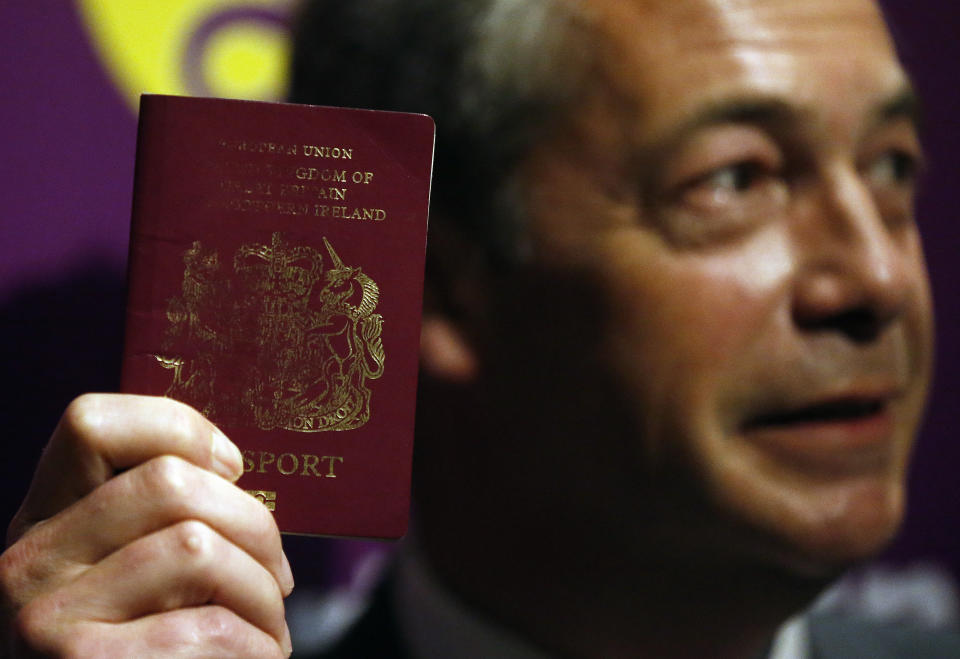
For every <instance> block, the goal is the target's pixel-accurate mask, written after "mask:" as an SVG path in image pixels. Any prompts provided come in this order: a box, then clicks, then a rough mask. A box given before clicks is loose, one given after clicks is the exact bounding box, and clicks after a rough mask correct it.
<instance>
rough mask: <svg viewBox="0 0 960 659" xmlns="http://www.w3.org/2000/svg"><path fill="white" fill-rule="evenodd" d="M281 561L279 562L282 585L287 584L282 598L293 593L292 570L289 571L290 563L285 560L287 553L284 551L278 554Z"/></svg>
mask: <svg viewBox="0 0 960 659" xmlns="http://www.w3.org/2000/svg"><path fill="white" fill-rule="evenodd" d="M280 556H281V559H282V560H281V561H280V574H281V577H280V578H281V579H283V581H284V583H285V584H287V587H286V588H285V589H284V597H286V596H287V595H289V594H290V593H292V592H293V586H294V583H293V570H291V569H290V561H289V560H287V553H286V552H284V551H281V552H280Z"/></svg>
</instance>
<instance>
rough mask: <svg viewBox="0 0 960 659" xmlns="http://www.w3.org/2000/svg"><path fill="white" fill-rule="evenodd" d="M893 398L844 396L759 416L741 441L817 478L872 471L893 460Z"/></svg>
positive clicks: (746, 427)
mask: <svg viewBox="0 0 960 659" xmlns="http://www.w3.org/2000/svg"><path fill="white" fill-rule="evenodd" d="M891 401H892V396H887V395H882V396H848V397H837V398H832V399H829V400H823V401H817V402H813V403H810V404H804V405H799V406H796V407H788V408H786V409H778V410H771V411H767V412H762V413H759V414H757V415H755V416H753V417H751V418H750V419H748V420H747V422H746V423H744V424H743V426H742V432H743V436H744V437H746V438H747V439H748V441H750V442H751V443H752V444H753V445H755V446H758V447H760V448H761V449H763V450H765V451H769V452H770V453H772V454H774V455H776V456H777V457H778V459H779V460H781V461H783V462H787V463H789V464H792V465H795V466H797V467H803V468H812V469H815V470H817V471H818V472H829V473H837V472H843V473H852V472H864V471H876V470H877V469H881V468H883V467H885V466H889V464H890V461H891V459H892V458H893V457H894V450H893V449H894V441H893V440H894V428H895V423H894V414H893V411H892V409H891Z"/></svg>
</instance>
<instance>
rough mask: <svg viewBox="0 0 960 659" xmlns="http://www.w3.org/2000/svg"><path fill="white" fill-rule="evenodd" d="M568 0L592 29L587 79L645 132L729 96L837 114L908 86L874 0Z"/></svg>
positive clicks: (836, 116) (866, 106) (848, 114)
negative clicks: (591, 74) (592, 71)
mask: <svg viewBox="0 0 960 659" xmlns="http://www.w3.org/2000/svg"><path fill="white" fill-rule="evenodd" d="M576 1H577V2H580V3H581V4H580V6H581V7H582V15H583V16H584V19H585V20H586V22H587V23H588V24H589V25H591V26H592V28H593V32H594V38H595V43H596V55H597V60H598V62H597V63H598V67H599V69H598V70H599V71H600V75H599V76H597V78H596V79H597V80H598V81H602V82H601V83H600V84H602V85H603V86H604V87H606V88H607V89H608V90H610V91H613V92H614V94H615V96H617V97H619V98H620V99H621V101H626V104H625V105H624V106H623V107H624V109H625V110H626V112H627V113H628V115H632V116H633V117H635V118H636V119H640V117H645V118H646V119H649V122H648V121H639V122H638V123H637V124H635V128H636V129H639V130H641V131H643V132H644V133H646V134H647V135H648V136H650V135H653V134H655V133H657V132H659V131H660V130H661V129H666V126H665V125H664V124H665V123H670V124H672V123H675V122H676V121H678V120H683V119H684V118H687V117H689V116H692V115H694V114H697V113H701V112H702V111H703V108H704V106H708V105H717V104H723V103H726V102H728V101H729V100H731V99H733V100H736V99H738V98H747V99H756V98H760V99H771V100H776V99H781V100H782V101H783V102H785V103H789V104H792V105H794V106H795V107H796V108H798V109H808V110H810V109H812V110H816V111H822V112H823V113H830V114H833V115H834V116H833V119H841V120H843V119H850V118H851V117H852V115H853V114H862V113H864V112H868V111H869V106H874V105H877V104H878V103H882V102H885V101H886V99H888V98H889V97H891V96H893V95H896V94H898V93H899V92H900V91H902V90H903V89H905V88H907V87H908V82H907V80H906V76H905V74H904V72H903V70H902V68H901V67H900V65H899V63H898V61H897V58H896V54H895V51H894V48H893V44H892V41H891V39H890V37H889V32H888V30H887V28H886V25H885V23H884V21H883V17H882V15H881V13H880V11H879V8H878V7H877V5H876V4H875V3H874V2H873V0H804V2H797V1H796V0H576ZM840 98H843V99H849V100H850V102H851V103H852V104H855V105H858V106H857V107H853V105H850V106H849V107H844V106H842V104H839V103H837V99H840ZM631 107H632V108H633V109H630V108H631ZM847 110H849V112H848V111H847ZM813 114H815V112H814V113H811V114H810V116H811V117H812V116H813ZM841 115H843V116H841ZM821 120H828V119H827V118H826V116H825V114H824V116H822V117H821ZM641 123H642V124H646V125H643V126H641V125H639V124H641ZM651 131H652V132H651Z"/></svg>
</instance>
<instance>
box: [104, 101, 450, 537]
mask: <svg viewBox="0 0 960 659" xmlns="http://www.w3.org/2000/svg"><path fill="white" fill-rule="evenodd" d="M433 139H434V127H433V121H432V120H431V119H430V118H429V117H427V116H424V115H412V114H403V113H395V112H374V111H369V110H351V109H342V108H329V107H316V106H305V105H290V104H277V103H262V102H252V101H233V100H222V99H205V98H187V97H173V96H155V95H145V96H143V97H142V98H141V103H140V123H139V129H138V138H137V161H136V174H135V181H134V195H133V213H132V225H131V239H130V261H129V288H130V292H129V300H128V308H127V320H126V344H125V347H124V363H123V374H122V387H123V390H124V391H126V392H131V393H143V394H154V395H166V396H169V397H172V398H175V399H178V400H181V401H184V402H186V403H188V404H190V405H192V406H194V407H196V408H197V409H199V410H200V411H201V412H203V413H204V414H205V415H206V416H207V417H208V418H210V419H211V420H212V421H214V422H215V423H217V424H218V425H219V426H220V427H221V428H222V429H223V430H224V432H225V433H226V434H227V435H228V436H229V437H230V438H231V439H232V440H233V441H234V442H235V443H236V444H237V445H238V446H240V447H241V450H242V452H243V456H244V466H245V472H244V474H243V476H242V477H241V478H240V481H239V485H240V487H242V488H243V489H245V490H247V491H249V492H250V493H251V494H253V495H254V496H256V497H257V498H259V499H260V500H261V501H263V503H264V504H265V505H266V506H267V507H268V508H269V509H270V510H272V511H273V513H274V515H275V517H276V520H277V523H278V525H279V527H280V529H281V531H284V532H291V533H302V534H317V535H344V536H356V537H380V538H393V537H399V536H401V535H403V533H404V532H405V531H406V526H407V518H408V510H409V490H410V461H411V456H412V448H413V422H414V418H413V417H414V406H415V392H416V377H417V355H418V345H419V331H420V311H421V301H422V289H423V267H424V252H425V246H426V226H427V207H428V201H429V190H430V175H431V167H432V159H433Z"/></svg>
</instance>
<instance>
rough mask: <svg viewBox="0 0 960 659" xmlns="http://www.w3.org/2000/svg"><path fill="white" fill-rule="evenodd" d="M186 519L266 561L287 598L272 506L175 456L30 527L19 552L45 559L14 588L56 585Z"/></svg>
mask: <svg viewBox="0 0 960 659" xmlns="http://www.w3.org/2000/svg"><path fill="white" fill-rule="evenodd" d="M185 520H197V521H200V522H203V523H204V524H206V525H207V526H209V527H211V528H213V529H214V530H216V531H217V532H218V533H219V534H220V535H222V536H223V537H224V538H226V539H227V540H229V541H230V542H231V543H233V544H235V545H237V546H238V547H239V548H240V549H242V550H243V551H245V552H246V553H248V554H250V556H252V557H253V558H254V559H255V560H256V561H258V562H259V563H260V564H261V565H262V566H264V567H265V568H266V569H267V570H268V571H269V572H270V573H271V574H272V575H273V577H274V579H275V580H276V581H277V584H278V586H279V588H280V590H281V592H282V593H283V595H284V596H286V595H289V594H290V591H291V590H292V589H293V576H292V574H291V573H290V566H289V563H287V561H286V560H285V558H284V555H283V549H282V546H281V541H280V534H279V531H278V530H277V526H276V523H275V521H274V519H273V516H272V515H271V514H270V513H269V511H267V509H266V508H265V507H264V506H263V504H261V503H260V502H259V501H257V500H256V499H254V498H253V497H251V496H250V495H248V494H247V493H245V492H243V491H242V490H240V489H238V488H237V487H236V486H234V485H232V484H230V483H228V482H227V481H226V480H224V479H222V478H220V477H218V476H215V475H214V474H211V473H210V472H208V471H205V470H203V469H200V468H199V467H197V466H196V465H192V464H190V463H188V462H186V461H185V460H183V459H181V458H177V457H174V456H161V457H159V458H154V459H152V460H150V461H148V462H146V463H144V464H142V465H139V466H138V467H134V468H133V469H130V470H128V471H125V472H124V473H122V474H120V475H118V476H116V477H114V478H112V479H110V480H109V481H107V482H106V483H104V484H103V485H102V486H100V487H99V488H97V489H96V490H94V491H93V492H91V493H90V494H89V495H87V496H86V497H84V498H83V499H81V500H80V501H78V502H77V503H75V504H74V505H72V506H70V507H69V508H67V509H66V510H64V511H63V512H61V513H59V514H57V515H56V516H54V517H53V518H52V519H50V520H47V521H46V522H44V523H43V524H39V525H37V526H35V527H34V528H33V529H31V530H30V531H29V532H28V533H27V534H26V535H24V537H23V538H22V539H21V540H20V542H19V543H18V544H20V545H23V548H22V549H21V548H16V551H18V552H22V553H23V554H24V555H29V556H31V557H42V563H41V562H40V561H38V560H36V558H35V559H34V564H33V565H32V566H31V569H30V570H29V574H30V576H31V577H32V578H33V579H34V580H35V581H34V583H32V584H23V585H21V586H20V587H19V588H17V589H16V591H17V592H21V593H23V594H24V597H25V598H27V599H29V598H30V597H34V596H36V595H37V594H39V592H43V591H47V590H50V589H54V588H58V587H60V586H61V585H62V584H64V583H66V582H68V581H70V580H72V579H73V578H74V577H75V576H76V575H77V574H78V573H79V572H81V571H83V570H84V569H86V568H87V567H89V566H91V565H93V564H95V563H97V562H99V561H100V560H101V559H103V558H104V557H106V556H107V555H109V554H112V553H113V552H114V551H116V550H118V549H119V548H121V547H122V546H124V545H127V544H129V543H131V542H133V541H135V540H136V539H137V538H140V537H144V536H147V535H149V534H151V533H153V532H155V531H159V530H160V529H163V528H165V527H167V526H171V525H173V524H176V523H178V522H181V521H185ZM66 539H69V540H68V541H67V540H66ZM9 560H12V557H11V559H9Z"/></svg>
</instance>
